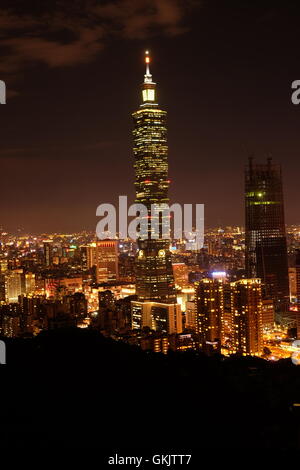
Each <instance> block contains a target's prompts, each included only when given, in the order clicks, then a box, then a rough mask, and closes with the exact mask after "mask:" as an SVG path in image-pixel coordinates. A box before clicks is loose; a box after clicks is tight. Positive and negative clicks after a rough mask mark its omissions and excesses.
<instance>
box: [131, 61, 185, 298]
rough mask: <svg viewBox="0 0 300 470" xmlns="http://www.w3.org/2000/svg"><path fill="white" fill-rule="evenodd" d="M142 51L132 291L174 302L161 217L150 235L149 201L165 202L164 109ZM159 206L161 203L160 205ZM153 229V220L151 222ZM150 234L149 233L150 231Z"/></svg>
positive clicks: (135, 132)
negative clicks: (143, 229) (139, 229)
mask: <svg viewBox="0 0 300 470" xmlns="http://www.w3.org/2000/svg"><path fill="white" fill-rule="evenodd" d="M149 62H150V58H149V55H148V54H147V53H146V74H145V78H144V83H143V85H142V103H141V105H140V108H139V109H138V111H136V112H134V113H133V115H132V116H133V119H134V130H133V137H134V148H133V152H134V169H135V190H136V203H142V204H144V205H145V206H146V207H147V209H148V238H147V239H146V240H141V239H140V240H138V246H139V251H138V255H137V260H136V292H137V295H138V299H139V301H158V302H165V303H174V302H176V296H175V288H174V278H173V272H172V263H171V255H170V251H169V244H170V240H169V239H167V238H162V237H161V235H162V227H163V225H164V217H163V216H162V215H161V214H160V215H159V214H157V215H155V216H154V217H157V226H158V227H159V238H157V239H153V237H152V239H151V221H152V222H154V220H153V219H151V204H154V205H156V204H162V205H164V204H168V202H169V199H168V187H169V179H168V146H167V128H166V114H167V113H166V111H163V110H161V109H159V107H158V103H157V100H156V84H155V83H154V82H153V81H152V75H151V74H150V71H149ZM161 207H163V206H161ZM152 232H153V224H152ZM152 235H153V233H152Z"/></svg>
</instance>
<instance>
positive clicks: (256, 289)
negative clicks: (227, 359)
mask: <svg viewBox="0 0 300 470" xmlns="http://www.w3.org/2000/svg"><path fill="white" fill-rule="evenodd" d="M231 312H232V322H233V325H232V329H233V342H232V352H236V353H240V354H243V355H259V354H260V353H261V352H262V349H263V338H262V286H261V280H260V279H242V280H240V281H236V282H232V283H231Z"/></svg>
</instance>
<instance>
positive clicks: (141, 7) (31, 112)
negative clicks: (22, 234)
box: [0, 0, 300, 233]
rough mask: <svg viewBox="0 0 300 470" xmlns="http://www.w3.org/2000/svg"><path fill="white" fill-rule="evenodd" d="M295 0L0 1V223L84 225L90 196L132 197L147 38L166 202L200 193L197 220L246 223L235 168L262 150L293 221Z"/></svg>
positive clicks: (299, 217)
mask: <svg viewBox="0 0 300 470" xmlns="http://www.w3.org/2000/svg"><path fill="white" fill-rule="evenodd" d="M257 3H259V6H256V4H257ZM296 4H297V2H296V1H295V2H291V1H290V2H288V1H285V2H278V3H277V2H275V1H273V2H270V1H261V2H253V1H243V0H240V1H231V0H226V1H223V2H220V1H213V0H211V1H210V0H203V1H201V2H198V1H195V0H182V1H181V0H151V1H150V0H115V1H107V2H104V1H93V0H91V1H89V0H86V1H83V0H82V1H80V0H77V1H75V0H73V1H72V2H71V1H48V2H47V1H43V2H38V1H29V0H27V1H26V2H24V0H22V1H16V0H9V1H6V0H1V7H0V31H1V32H0V34H1V62H0V79H2V80H5V81H6V84H7V89H8V98H7V104H6V105H2V106H1V114H0V119H1V144H0V158H1V198H0V205H1V217H0V224H1V225H2V226H3V227H4V228H5V229H7V230H10V231H13V232H16V231H17V229H18V228H21V229H22V230H24V231H27V232H32V233H41V232H46V231H48V232H54V231H65V232H70V231H77V230H83V229H88V230H93V229H94V228H95V227H96V223H97V218H96V215H95V213H96V207H97V206H98V205H99V204H101V203H104V202H111V203H115V202H116V200H117V197H118V195H123V194H127V195H128V196H129V198H130V199H131V202H132V201H133V197H134V186H133V183H134V171H133V157H132V150H131V148H132V137H131V130H132V119H131V112H132V111H134V110H135V109H136V108H137V107H138V105H139V103H140V84H141V82H142V80H143V74H144V65H143V53H144V50H145V49H149V50H150V51H151V55H152V64H151V72H152V74H153V79H154V81H156V82H157V84H158V92H159V103H160V105H161V106H162V108H163V109H166V110H167V111H168V137H169V168H170V179H171V181H172V184H171V187H170V197H171V201H172V202H179V203H182V204H183V203H204V204H205V212H206V213H205V223H206V226H217V225H230V224H243V213H244V201H243V169H244V165H245V163H246V161H247V158H248V156H249V155H250V154H253V155H254V157H255V159H256V160H257V161H259V160H260V161H264V160H265V159H266V158H267V157H268V156H270V155H271V156H272V157H273V159H274V161H275V162H277V163H281V164H282V167H283V177H284V191H285V207H286V221H287V223H300V214H299V211H298V206H299V195H300V188H299V172H300V159H299V150H300V135H299V122H300V105H299V106H295V105H293V104H292V102H291V93H292V90H291V83H292V82H293V81H294V80H296V79H300V60H299V56H300V52H299V51H300V49H299V34H300V33H299V20H300V10H299V8H298V7H296Z"/></svg>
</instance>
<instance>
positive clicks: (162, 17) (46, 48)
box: [0, 0, 195, 74]
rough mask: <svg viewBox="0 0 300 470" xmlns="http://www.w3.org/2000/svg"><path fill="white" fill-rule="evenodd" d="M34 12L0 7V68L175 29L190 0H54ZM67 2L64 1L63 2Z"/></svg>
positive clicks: (55, 61) (72, 56)
mask: <svg viewBox="0 0 300 470" xmlns="http://www.w3.org/2000/svg"><path fill="white" fill-rule="evenodd" d="M55 3H56V7H55V8H53V6H52V7H51V8H48V9H46V8H44V9H43V8H42V9H39V10H38V11H37V12H35V11H34V10H32V8H31V10H30V14H29V13H27V12H26V9H25V10H24V8H23V10H21V12H20V9H15V10H13V9H5V8H3V7H2V9H0V30H1V33H0V46H1V53H2V61H1V65H0V70H1V72H2V73H10V74H12V73H16V72H17V71H18V70H19V69H21V68H23V67H25V66H27V65H29V64H31V63H36V62H40V63H44V64H46V65H47V66H49V67H61V66H73V65H76V64H80V63H86V62H90V61H92V60H93V59H94V58H95V57H96V56H97V54H98V53H99V52H100V51H101V50H102V49H103V47H104V45H105V41H106V40H107V39H108V38H110V37H116V36H117V37H121V38H127V39H144V38H146V37H148V36H153V35H160V34H162V35H171V36H172V35H177V34H181V33H183V32H184V31H185V30H186V28H185V27H184V25H183V20H184V16H185V13H186V11H187V9H188V8H189V7H191V6H193V5H195V3H194V0H185V1H181V0H115V1H109V2H98V1H89V0H87V1H74V3H73V2H72V5H70V3H69V2H64V1H61V2H55ZM67 3H68V5H67Z"/></svg>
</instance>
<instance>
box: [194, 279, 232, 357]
mask: <svg viewBox="0 0 300 470" xmlns="http://www.w3.org/2000/svg"><path fill="white" fill-rule="evenodd" d="M224 292H225V281H224V280H223V279H209V278H205V279H202V280H201V281H199V282H196V284H195V307H196V311H197V322H198V332H199V335H200V343H201V344H202V347H203V349H206V348H207V345H216V348H220V346H221V343H222V342H223V341H222V335H223V321H224V318H223V317H224Z"/></svg>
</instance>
